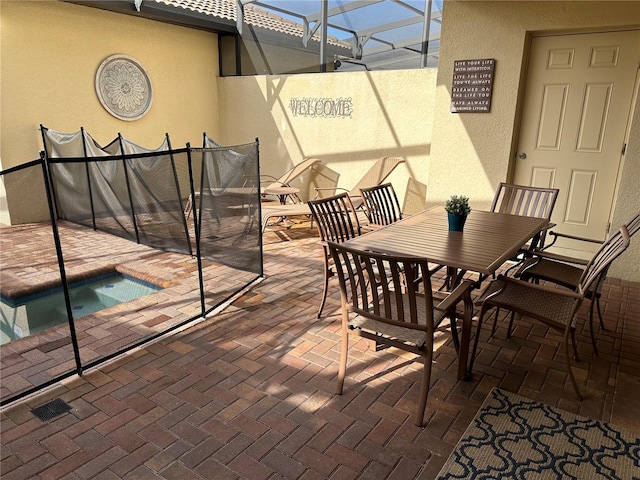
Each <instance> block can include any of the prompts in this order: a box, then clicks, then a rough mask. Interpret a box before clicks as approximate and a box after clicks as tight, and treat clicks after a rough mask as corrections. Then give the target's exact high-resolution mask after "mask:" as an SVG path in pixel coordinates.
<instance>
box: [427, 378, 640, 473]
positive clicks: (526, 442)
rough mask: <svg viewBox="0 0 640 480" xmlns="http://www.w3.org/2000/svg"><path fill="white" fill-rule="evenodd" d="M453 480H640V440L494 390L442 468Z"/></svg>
mask: <svg viewBox="0 0 640 480" xmlns="http://www.w3.org/2000/svg"><path fill="white" fill-rule="evenodd" d="M445 479H447V480H450V479H473V480H482V479H501V480H507V479H527V480H529V479H536V480H546V479H576V480H595V479H621V480H636V479H640V435H639V434H637V433H634V432H631V431H628V430H623V429H619V428H614V427H612V426H611V425H608V424H606V423H603V422H599V421H597V420H591V419H589V418H586V417H581V416H579V415H574V414H572V413H569V412H565V411H563V410H560V409H557V408H553V407H549V406H547V405H544V404H542V403H539V402H535V401H533V400H529V399H527V398H524V397H521V396H519V395H515V394H513V393H510V392H507V391H504V390H500V389H499V388H494V389H493V390H492V391H491V392H490V393H489V395H488V396H487V399H486V400H485V402H484V404H483V405H482V407H481V408H480V410H479V411H478V413H477V414H476V416H475V418H474V419H473V421H472V422H471V425H469V427H468V428H467V430H466V431H465V433H464V435H463V436H462V438H461V439H460V441H459V442H458V445H456V448H455V450H454V451H453V452H452V453H451V455H450V456H449V458H448V459H447V462H446V463H445V464H444V466H443V467H442V470H441V471H440V473H439V475H438V478H437V480H445Z"/></svg>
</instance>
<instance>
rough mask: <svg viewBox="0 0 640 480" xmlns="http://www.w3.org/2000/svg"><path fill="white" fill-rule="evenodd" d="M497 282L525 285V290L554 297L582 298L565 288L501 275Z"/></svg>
mask: <svg viewBox="0 0 640 480" xmlns="http://www.w3.org/2000/svg"><path fill="white" fill-rule="evenodd" d="M498 281H503V282H505V286H506V285H508V284H509V283H513V284H515V285H526V286H527V288H532V289H534V290H539V291H542V292H547V293H553V294H554V295H562V296H564V297H570V298H575V299H581V298H583V296H582V295H580V294H579V293H576V292H574V291H572V290H569V289H567V288H556V287H553V286H547V285H541V284H537V283H530V282H525V281H523V280H518V279H516V278H511V277H505V276H504V275H502V274H500V275H498V278H496V279H495V280H494V282H498ZM504 288H505V287H503V288H501V289H500V290H498V291H497V292H501V291H502V290H504ZM497 292H494V294H495V293H497ZM487 298H491V296H489V297H487Z"/></svg>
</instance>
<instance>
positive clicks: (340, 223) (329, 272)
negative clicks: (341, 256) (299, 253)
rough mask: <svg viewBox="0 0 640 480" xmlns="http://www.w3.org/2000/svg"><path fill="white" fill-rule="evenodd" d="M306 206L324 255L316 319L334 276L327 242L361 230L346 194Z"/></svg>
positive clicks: (348, 236) (343, 239)
mask: <svg viewBox="0 0 640 480" xmlns="http://www.w3.org/2000/svg"><path fill="white" fill-rule="evenodd" d="M307 204H308V206H309V209H310V211H311V215H312V218H313V220H314V221H315V223H316V225H317V228H318V232H319V233H320V240H321V244H322V249H323V254H324V255H323V259H324V287H323V291H322V300H321V301H320V308H319V309H318V318H320V316H321V315H322V310H323V309H324V305H325V303H326V301H327V289H328V287H329V278H330V277H332V276H333V275H334V274H335V271H334V269H333V260H332V259H331V256H330V254H329V249H328V247H327V242H328V241H333V242H344V241H347V240H350V239H352V238H354V237H357V236H358V235H360V234H361V230H360V222H359V220H358V216H357V214H356V211H355V208H354V206H353V204H352V203H351V198H350V197H349V194H348V193H347V192H343V193H340V194H338V195H332V196H330V197H327V198H322V199H318V200H309V201H308V202H307Z"/></svg>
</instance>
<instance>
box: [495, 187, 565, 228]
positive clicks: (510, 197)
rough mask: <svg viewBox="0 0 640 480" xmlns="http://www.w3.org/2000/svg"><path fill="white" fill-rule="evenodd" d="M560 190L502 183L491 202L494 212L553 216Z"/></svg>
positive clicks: (527, 215)
mask: <svg viewBox="0 0 640 480" xmlns="http://www.w3.org/2000/svg"><path fill="white" fill-rule="evenodd" d="M558 192H559V190H558V189H557V188H542V187H528V186H525V185H514V184H509V183H504V182H502V183H500V185H498V189H497V190H496V194H495V196H494V197H493V203H492V204H491V211H492V212H501V213H510V214H512V215H521V216H523V217H537V218H546V219H550V218H551V213H553V207H554V205H555V204H556V199H557V198H558Z"/></svg>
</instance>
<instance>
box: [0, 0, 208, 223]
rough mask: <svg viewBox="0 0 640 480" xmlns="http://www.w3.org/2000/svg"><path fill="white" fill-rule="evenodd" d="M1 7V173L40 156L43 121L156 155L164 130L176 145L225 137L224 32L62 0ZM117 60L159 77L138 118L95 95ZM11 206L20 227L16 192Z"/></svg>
mask: <svg viewBox="0 0 640 480" xmlns="http://www.w3.org/2000/svg"><path fill="white" fill-rule="evenodd" d="M0 9H1V10H0V11H1V14H2V20H1V21H2V25H1V26H2V28H1V38H0V40H1V54H2V62H1V66H0V69H1V70H0V74H1V77H2V84H1V87H0V88H1V90H0V94H1V97H2V109H1V117H0V121H1V125H2V129H1V136H0V156H1V159H2V165H1V168H2V169H6V168H9V167H11V166H14V165H19V164H22V163H25V162H27V161H30V160H33V159H35V158H38V152H39V151H40V150H42V148H43V147H42V139H41V136H40V132H39V125H40V124H43V125H44V126H46V127H48V128H51V129H53V130H58V131H62V132H76V131H78V130H79V129H80V127H81V126H82V127H84V128H85V130H87V131H88V132H89V133H90V134H91V135H92V136H93V137H94V138H95V139H96V140H97V141H98V142H99V143H101V144H105V143H108V142H109V141H111V140H113V138H114V137H115V136H116V135H117V133H118V132H120V133H122V135H124V136H125V137H127V138H129V139H130V140H132V141H134V142H136V143H138V144H140V145H142V146H145V147H149V148H155V147H158V146H159V145H160V144H161V143H162V141H163V139H164V135H165V133H169V135H170V137H171V142H172V145H173V146H174V147H176V148H180V147H184V145H185V143H186V142H192V143H193V144H194V145H195V146H200V145H201V142H202V132H203V131H206V132H207V133H208V134H209V135H211V136H213V137H215V136H217V135H218V131H217V120H218V99H217V90H216V77H217V74H218V51H217V36H216V35H214V34H211V33H206V32H203V31H199V30H194V29H188V28H183V27H178V26H174V25H168V24H165V23H159V22H154V21H150V20H145V19H141V18H137V17H132V16H127V15H121V14H116V13H112V12H107V11H103V10H99V9H96V8H89V7H84V6H79V5H72V4H69V3H64V2H58V1H38V2H25V1H12V0H9V1H5V0H3V1H2V4H1V6H0ZM113 54H125V55H128V56H131V57H133V58H135V59H136V60H137V61H138V62H140V64H141V65H143V66H144V68H145V69H146V70H147V73H148V74H149V76H150V78H151V82H152V85H153V90H154V98H153V104H152V106H151V109H150V111H149V112H148V113H147V114H146V115H145V116H144V117H142V118H141V119H139V120H136V121H132V122H129V121H123V120H119V119H117V118H115V117H113V116H111V115H110V114H109V113H108V112H107V111H106V110H105V109H104V108H103V107H102V105H101V104H100V102H99V100H98V97H97V96H96V92H95V86H94V85H95V73H96V69H97V68H98V66H99V65H100V63H101V62H102V61H103V60H104V59H105V58H106V57H108V56H110V55H113ZM7 200H8V202H9V208H10V209H11V216H12V221H14V220H13V217H15V218H18V217H22V215H21V214H20V212H19V211H18V209H15V206H14V205H11V194H10V192H8V199H7ZM31 213H33V212H31Z"/></svg>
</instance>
